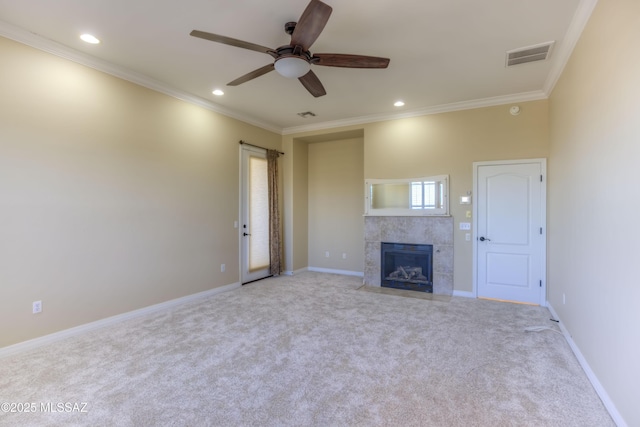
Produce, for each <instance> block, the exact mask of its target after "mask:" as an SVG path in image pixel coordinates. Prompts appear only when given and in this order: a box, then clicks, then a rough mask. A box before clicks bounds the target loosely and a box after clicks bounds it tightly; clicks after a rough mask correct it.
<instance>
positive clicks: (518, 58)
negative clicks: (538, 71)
mask: <svg viewBox="0 0 640 427" xmlns="http://www.w3.org/2000/svg"><path fill="white" fill-rule="evenodd" d="M554 43H555V42H547V43H541V44H537V45H535V46H529V47H522V48H520V49H514V50H510V51H508V52H507V61H506V65H507V67H511V66H513V65H518V64H526V63H527V62H535V61H544V60H545V59H547V58H549V56H550V55H551V49H552V48H553V45H554Z"/></svg>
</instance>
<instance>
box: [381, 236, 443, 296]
mask: <svg viewBox="0 0 640 427" xmlns="http://www.w3.org/2000/svg"><path fill="white" fill-rule="evenodd" d="M381 256H382V263H381V265H380V267H381V268H380V274H381V278H380V279H381V280H380V284H381V286H383V287H386V288H396V289H408V290H411V291H420V292H428V293H433V245H418V244H409V243H385V242H382V243H381Z"/></svg>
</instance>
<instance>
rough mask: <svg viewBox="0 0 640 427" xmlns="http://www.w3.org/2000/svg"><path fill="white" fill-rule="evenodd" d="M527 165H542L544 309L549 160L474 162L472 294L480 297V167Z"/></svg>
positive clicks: (544, 298)
mask: <svg viewBox="0 0 640 427" xmlns="http://www.w3.org/2000/svg"><path fill="white" fill-rule="evenodd" d="M526 163H538V164H540V173H541V174H542V177H543V178H542V179H543V182H542V188H541V189H540V198H541V207H540V210H541V215H540V226H541V227H542V231H543V232H542V254H541V259H540V269H541V270H542V271H541V272H540V276H541V280H542V291H541V295H540V301H539V304H540V305H541V306H542V307H544V306H545V305H546V304H547V302H546V301H547V159H545V158H538V159H516V160H495V161H489V162H473V194H474V196H475V199H476V201H475V203H473V225H472V229H473V231H472V234H471V240H472V243H473V255H472V258H473V266H472V280H473V291H472V293H473V294H474V296H475V297H476V298H477V297H478V275H477V271H478V235H477V232H476V230H477V229H478V202H477V201H478V167H479V166H498V165H514V164H526Z"/></svg>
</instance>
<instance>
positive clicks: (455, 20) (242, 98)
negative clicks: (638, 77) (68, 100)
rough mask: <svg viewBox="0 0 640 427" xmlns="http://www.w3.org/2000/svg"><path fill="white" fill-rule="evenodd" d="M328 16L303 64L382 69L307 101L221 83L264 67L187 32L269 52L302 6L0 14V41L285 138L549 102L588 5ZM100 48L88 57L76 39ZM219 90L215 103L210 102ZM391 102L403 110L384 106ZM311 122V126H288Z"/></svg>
mask: <svg viewBox="0 0 640 427" xmlns="http://www.w3.org/2000/svg"><path fill="white" fill-rule="evenodd" d="M324 1H325V2H326V3H327V4H329V5H330V6H331V7H333V13H332V15H331V18H330V19H329V22H328V23H327V26H326V27H325V29H324V31H323V32H322V34H321V35H320V37H319V38H318V39H317V41H316V42H315V43H314V44H313V46H312V47H311V49H310V50H311V52H312V53H349V54H360V55H370V56H381V57H387V58H390V59H391V62H390V65H389V68H387V69H381V70H369V69H345V68H334V67H320V66H314V67H313V70H314V72H315V73H316V75H317V76H318V77H319V78H320V80H321V81H322V83H323V85H324V87H325V89H326V91H327V95H325V96H323V97H320V98H314V97H313V96H311V95H310V94H309V93H308V92H307V91H306V90H305V89H304V87H303V86H302V85H301V84H300V83H299V82H297V81H296V80H295V79H294V80H289V79H286V78H284V77H282V76H280V75H279V74H278V73H276V72H271V73H269V74H266V75H264V76H262V77H259V78H257V79H254V80H252V81H249V82H247V83H244V84H242V85H240V86H236V87H230V86H226V83H228V82H230V81H232V80H234V79H235V78H237V77H240V76H241V75H244V74H246V73H248V72H249V71H252V70H254V69H256V68H259V67H261V66H264V65H267V64H269V63H270V62H272V58H271V57H270V56H268V55H265V54H262V53H259V52H254V51H250V50H246V49H240V48H236V47H232V46H226V45H222V44H219V43H214V42H210V41H206V40H202V39H198V38H194V37H191V36H189V33H190V32H191V30H193V29H198V30H201V31H207V32H211V33H216V34H221V35H225V36H229V37H233V38H237V39H241V40H245V41H249V42H252V43H256V44H259V45H264V46H268V47H272V48H276V47H278V46H281V45H285V44H288V43H289V37H290V36H288V35H287V34H286V33H285V32H284V29H283V27H284V24H285V23H286V22H288V21H297V20H298V18H299V17H300V15H301V14H302V11H303V10H304V8H305V7H306V5H307V3H308V0H270V1H265V0H181V1H168V0H164V1H158V0H89V1H87V0H56V1H55V2H54V1H51V0H20V1H16V0H0V35H4V36H6V37H9V38H13V39H15V40H18V41H21V42H24V43H27V44H30V45H32V46H36V47H39V48H42V49H45V50H48V51H50V52H54V53H57V54H60V55H62V56H65V57H68V58H71V59H74V60H77V61H78V62H81V63H85V64H88V65H91V66H94V67H96V68H99V69H103V70H105V71H108V72H111V73H112V74H115V75H119V76H121V77H125V78H129V79H130V80H133V81H136V82H138V83H141V84H144V85H146V86H148V87H152V88H154V89H158V90H161V91H164V92H166V93H169V94H172V95H174V96H177V97H179V98H183V99H187V100H190V101H192V102H196V103H199V104H201V105H203V106H205V107H208V108H211V109H214V110H216V111H220V112H222V113H224V114H227V115H231V116H233V117H237V118H241V119H243V120H246V121H249V122H251V123H254V124H258V125H260V126H262V127H264V128H267V129H270V130H275V131H277V132H282V133H291V132H294V131H301V130H310V129H315V128H322V127H331V126H337V125H342V124H351V123H361V122H366V121H374V120H381V119H387V118H393V117H402V116H411V115H418V114H425V113H430V112H438V111H448V110H455V109H461V108H470V107H475V106H483V105H498V104H503V103H509V102H518V101H526V100H532V99H541V98H544V97H546V96H547V95H548V92H549V90H550V89H551V88H552V86H553V84H554V83H555V79H557V76H558V75H559V73H560V71H561V70H562V67H563V66H564V63H565V61H566V59H567V57H568V55H569V54H570V52H571V50H572V48H573V46H574V44H575V41H576V40H577V37H578V36H579V35H580V32H581V30H582V28H583V26H584V23H585V22H586V19H587V18H588V16H589V14H590V12H591V10H592V8H593V6H594V5H595V1H596V0H561V1H558V0H484V1H478V0H427V1H425V0H423V1H420V0H324ZM85 32H88V33H92V34H93V35H95V36H97V37H98V38H99V39H101V40H102V43H101V44H99V45H88V44H86V43H84V42H82V41H81V40H80V39H79V35H80V34H81V33H85ZM549 41H555V42H556V44H555V47H554V49H553V52H552V55H551V58H550V59H548V60H546V61H542V62H536V63H530V64H524V65H518V66H515V67H510V68H506V67H505V65H504V62H505V52H506V51H509V50H513V49H517V48H521V47H526V46H531V45H536V44H539V43H544V42H549ZM215 88H221V89H223V90H224V91H225V95H224V96H223V97H216V96H214V95H212V93H211V91H212V90H213V89H215ZM398 99H402V100H403V101H404V102H405V103H406V105H405V106H404V107H401V108H397V107H394V106H393V103H394V102H395V101H396V100H398ZM304 111H312V112H314V113H315V114H316V117H312V118H301V117H299V116H298V115H297V114H296V113H299V112H304Z"/></svg>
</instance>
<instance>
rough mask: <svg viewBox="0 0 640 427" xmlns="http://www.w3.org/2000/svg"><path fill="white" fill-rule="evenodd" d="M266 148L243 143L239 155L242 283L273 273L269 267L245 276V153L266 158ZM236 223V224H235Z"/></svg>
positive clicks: (239, 254)
mask: <svg viewBox="0 0 640 427" xmlns="http://www.w3.org/2000/svg"><path fill="white" fill-rule="evenodd" d="M266 152H267V149H266V148H261V147H256V146H253V145H250V144H241V145H240V155H239V170H240V182H239V197H238V199H239V200H238V222H237V224H238V226H237V231H238V274H239V279H240V280H239V281H240V284H243V285H244V284H246V283H251V282H254V281H257V280H262V279H265V278H267V277H271V274H270V273H269V272H268V270H269V269H268V267H267V269H266V270H265V272H266V274H265V275H264V276H261V277H256V278H249V279H250V280H247V281H245V279H247V278H246V277H245V269H244V267H245V264H244V262H245V250H246V239H245V238H244V236H243V233H244V227H243V225H244V222H245V210H244V209H245V207H246V206H245V202H246V200H245V198H246V194H245V187H244V186H245V178H246V177H245V174H246V173H247V172H248V170H247V165H246V164H245V158H244V157H245V153H256V154H260V155H265V159H266ZM234 225H235V224H234ZM261 271H263V270H261Z"/></svg>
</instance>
